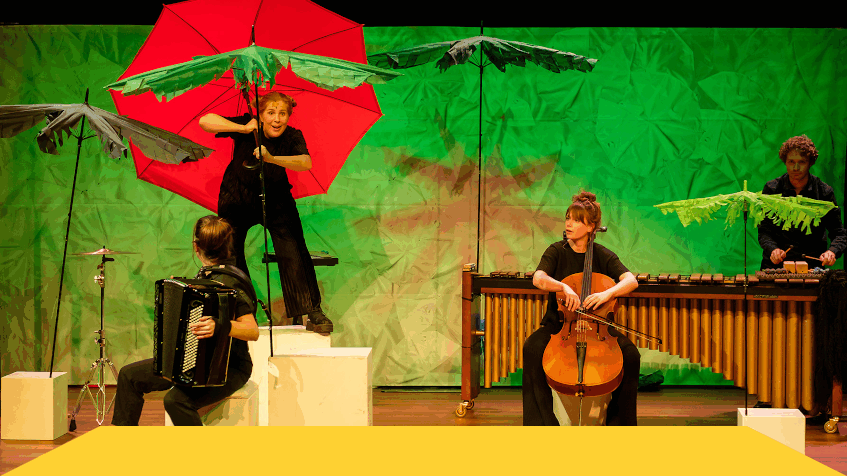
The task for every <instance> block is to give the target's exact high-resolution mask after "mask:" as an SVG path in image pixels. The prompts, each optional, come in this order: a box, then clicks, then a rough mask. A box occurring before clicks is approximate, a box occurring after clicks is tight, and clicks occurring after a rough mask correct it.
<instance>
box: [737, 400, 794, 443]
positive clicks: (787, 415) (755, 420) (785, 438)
mask: <svg viewBox="0 0 847 476" xmlns="http://www.w3.org/2000/svg"><path fill="white" fill-rule="evenodd" d="M738 426H746V427H749V428H752V429H754V430H756V431H758V432H759V433H762V434H763V435H766V436H769V437H771V438H773V439H774V440H776V441H778V442H780V443H782V444H784V445H786V446H788V447H789V448H793V449H795V450H797V451H799V452H800V453H803V454H806V418H805V417H804V416H803V414H802V413H800V410H797V409H796V408H748V409H747V414H746V415H745V410H744V409H743V408H739V409H738Z"/></svg>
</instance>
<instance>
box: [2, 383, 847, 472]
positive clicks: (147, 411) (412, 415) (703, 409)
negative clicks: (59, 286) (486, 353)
mask: <svg viewBox="0 0 847 476" xmlns="http://www.w3.org/2000/svg"><path fill="white" fill-rule="evenodd" d="M79 392H80V386H71V387H69V389H68V413H69V414H70V412H71V411H72V410H73V407H74V405H75V404H76V400H77V397H78V396H79ZM113 394H114V387H109V388H108V390H107V395H108V397H109V398H111V396H112V395H113ZM162 395H163V394H158V395H156V396H154V397H153V398H150V399H148V401H147V403H146V404H145V406H144V412H143V413H142V416H141V422H140V424H141V425H142V426H162V425H163V424H164V415H165V410H164V406H163V403H162ZM0 399H2V395H0ZM459 402H460V398H459V391H458V389H456V388H409V387H381V388H375V389H374V390H373V424H374V425H375V426H392V425H395V426H396V425H421V426H508V425H520V424H521V422H522V417H521V389H520V388H515V387H511V388H504V387H500V388H493V389H487V390H483V391H482V393H481V395H480V396H479V398H477V400H476V402H475V406H474V408H473V409H472V410H469V411H468V412H467V415H466V416H465V417H464V418H459V417H457V416H456V415H455V413H454V411H455V409H456V407H457V405H458V403H459ZM753 403H755V400H754V399H750V401H749V404H750V405H752V404H753ZM743 406H744V393H743V390H741V389H737V388H733V387H709V388H694V387H672V388H662V389H661V390H660V391H658V392H640V393H639V395H638V424H639V425H642V426H646V425H653V426H735V425H736V408H739V407H743ZM844 413H845V414H847V410H845V412H844ZM0 418H2V415H0ZM110 421H111V412H110V414H109V415H107V418H106V422H105V423H104V424H108V422H110ZM94 428H97V422H96V421H95V419H94V407H93V404H92V403H91V400H90V399H87V400H86V401H84V403H83V405H82V409H81V410H80V413H79V415H77V429H76V431H75V432H73V433H69V434H66V435H64V436H62V437H60V438H58V439H56V440H55V441H16V440H2V441H0V474H2V473H6V472H8V471H11V470H12V469H14V468H17V467H18V466H20V465H22V464H24V463H26V462H27V461H30V460H32V459H34V458H36V457H38V456H40V455H41V454H44V453H46V452H48V451H50V450H51V449H53V448H56V447H58V446H61V445H62V444H64V443H67V442H69V441H72V440H73V439H74V438H76V437H78V436H81V435H83V434H85V433H86V432H88V431H91V430H93V429H94ZM806 455H807V456H809V457H811V458H812V459H815V460H816V461H819V462H821V463H823V464H825V465H827V466H829V467H830V468H833V469H835V470H837V471H840V472H841V473H844V474H847V437H844V436H840V435H838V434H837V433H836V434H828V433H826V432H824V430H823V423H821V424H815V425H811V424H810V425H807V426H806Z"/></svg>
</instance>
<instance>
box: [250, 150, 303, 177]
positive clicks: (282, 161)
mask: <svg viewBox="0 0 847 476" xmlns="http://www.w3.org/2000/svg"><path fill="white" fill-rule="evenodd" d="M262 151H263V152H264V159H265V162H267V163H269V164H275V165H279V166H280V167H285V168H286V169H291V170H295V171H297V172H303V171H306V170H309V169H311V168H312V157H311V156H309V155H306V154H303V155H271V154H270V153H269V152H268V150H267V149H265V146H262ZM253 155H254V156H255V157H256V158H257V159H258V158H259V148H258V147H256V148H255V149H253Z"/></svg>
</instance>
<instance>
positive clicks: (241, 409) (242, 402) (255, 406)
mask: <svg viewBox="0 0 847 476" xmlns="http://www.w3.org/2000/svg"><path fill="white" fill-rule="evenodd" d="M258 390H259V386H258V385H256V382H254V381H253V380H248V381H247V383H246V384H244V386H243V387H241V388H240V389H238V390H236V391H235V393H233V394H232V395H230V396H228V397H226V398H224V399H223V400H221V401H220V402H218V403H215V404H212V405H207V406H205V407H203V408H201V409H200V410H199V413H200V419H201V420H202V421H203V425H204V426H257V425H258V423H259V392H258ZM173 425H174V423H173V421H172V420H171V416H170V415H168V412H167V411H166V412H165V426H173Z"/></svg>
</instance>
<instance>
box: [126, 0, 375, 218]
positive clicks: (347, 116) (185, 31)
mask: <svg viewBox="0 0 847 476" xmlns="http://www.w3.org/2000/svg"><path fill="white" fill-rule="evenodd" d="M253 25H255V35H256V44H257V45H261V46H263V47H267V48H274V49H279V50H286V51H294V52H299V53H308V54H314V55H321V56H328V57H332V58H338V59H342V60H346V61H353V62H357V63H367V57H366V55H365V42H364V33H363V31H362V25H360V24H358V23H355V22H352V21H350V20H347V19H346V18H343V17H341V16H339V15H336V14H335V13H332V12H330V11H328V10H326V9H324V8H323V7H321V6H319V5H316V4H314V3H312V2H310V1H307V0H242V1H239V2H232V1H231V0H190V1H186V2H181V3H175V4H172V5H165V6H164V9H163V11H162V14H161V15H160V16H159V19H158V20H157V21H156V25H155V26H154V27H153V31H152V32H151V33H150V36H148V37H147V40H146V41H145V42H144V45H143V46H142V47H141V49H140V50H139V52H138V54H136V56H135V59H134V60H133V62H132V64H131V65H130V66H129V68H127V70H126V71H125V72H124V74H123V75H121V78H120V79H124V78H127V77H129V76H132V75H135V74H138V73H143V72H146V71H149V70H153V69H156V68H161V67H165V66H169V65H172V64H176V63H182V62H185V61H188V60H191V59H192V57H194V56H198V55H215V54H219V53H222V52H227V51H231V50H235V49H238V48H243V47H246V46H249V45H250V43H251V27H252V26H253ZM271 89H272V90H274V91H280V92H283V93H285V94H288V95H289V96H292V97H293V98H294V99H295V100H296V101H297V103H298V106H297V108H295V109H294V111H293V114H292V116H291V120H290V122H289V124H290V125H291V126H292V127H295V128H297V129H300V130H301V131H302V132H303V135H304V136H305V138H306V141H307V143H308V147H309V154H310V155H311V157H312V164H313V165H312V170H310V171H307V172H294V171H291V170H289V171H287V173H288V178H289V181H290V182H291V184H292V185H293V189H292V194H293V195H294V198H300V197H306V196H310V195H316V194H320V193H326V192H327V190H328V188H329V186H330V184H331V183H332V181H333V180H334V179H335V177H336V175H338V172H339V170H340V169H341V166H342V165H343V164H344V161H345V160H346V159H347V156H348V155H349V154H350V151H351V150H352V149H353V148H354V147H355V146H356V144H357V143H358V142H359V140H360V139H361V138H362V136H364V134H365V133H366V132H367V130H368V129H369V128H370V127H371V125H373V124H374V123H375V122H376V121H377V120H378V119H379V117H380V116H381V115H382V113H381V111H380V109H379V104H378V103H377V100H376V95H375V94H374V91H373V88H372V87H371V86H370V85H368V84H363V85H362V86H359V87H357V88H354V89H350V88H340V89H337V90H335V91H328V90H326V89H321V88H319V87H318V86H316V85H314V84H312V83H310V82H308V81H305V80H303V79H300V78H298V77H297V76H295V75H294V74H293V73H292V72H291V71H290V70H288V69H284V70H282V71H280V72H279V74H277V76H276V85H275V86H274V87H273V88H271ZM251 90H252V87H251ZM265 92H267V90H266V89H262V88H260V93H265ZM112 99H113V100H114V101H115V106H116V107H117V110H118V112H119V113H120V114H124V115H126V116H128V117H132V118H134V119H138V120H142V121H145V122H147V123H149V124H151V125H154V126H157V127H160V128H162V129H165V130H168V131H171V132H174V133H177V134H180V135H182V136H183V137H185V138H188V139H191V140H193V141H195V142H197V143H199V144H202V145H205V146H207V147H210V148H212V149H214V150H215V152H214V153H213V154H212V155H210V156H209V157H208V158H205V159H203V160H200V161H197V162H188V163H183V164H176V165H169V164H163V163H161V162H157V161H154V160H151V159H149V158H148V157H146V156H145V155H144V154H143V153H142V152H141V151H140V150H139V149H138V148H137V147H135V145H133V144H130V148H131V151H132V157H133V160H134V161H135V168H136V172H137V174H138V178H140V179H142V180H146V181H147V182H150V183H152V184H155V185H158V186H160V187H162V188H165V189H167V190H170V191H172V192H174V193H176V194H178V195H181V196H183V197H185V198H187V199H189V200H191V201H193V202H195V203H197V204H200V205H202V206H204V207H206V208H208V209H209V210H212V211H213V212H217V208H218V192H219V190H220V185H221V180H222V179H223V173H224V170H225V169H226V166H227V165H228V164H229V162H230V160H231V158H232V141H231V140H229V139H216V138H215V137H214V136H213V135H212V134H209V133H206V132H204V131H202V130H201V129H200V126H199V125H198V123H197V119H198V118H199V117H201V116H202V115H204V114H207V113H215V114H219V115H222V116H237V115H241V114H243V113H245V112H247V109H246V105H245V104H244V99H243V96H242V95H241V91H240V90H239V89H237V88H236V87H235V86H234V80H233V77H232V74H231V73H226V74H225V75H224V76H223V77H221V78H220V79H218V80H216V81H213V82H211V83H209V84H207V85H205V86H202V87H196V88H194V89H191V90H189V91H186V92H185V93H183V94H181V95H179V96H177V97H175V98H173V99H171V100H169V101H166V102H159V101H158V100H157V99H156V97H155V96H154V95H153V93H150V92H148V93H144V94H141V95H137V96H123V95H122V94H121V93H120V92H116V91H112Z"/></svg>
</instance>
